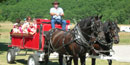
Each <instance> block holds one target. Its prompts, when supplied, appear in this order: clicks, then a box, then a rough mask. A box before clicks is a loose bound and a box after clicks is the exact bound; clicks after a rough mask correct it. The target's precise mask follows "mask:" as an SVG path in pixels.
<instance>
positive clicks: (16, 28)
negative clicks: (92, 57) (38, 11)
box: [13, 18, 22, 33]
mask: <svg viewBox="0 0 130 65" xmlns="http://www.w3.org/2000/svg"><path fill="white" fill-rule="evenodd" d="M21 28H22V24H21V19H19V18H18V19H16V23H15V24H14V26H13V33H22V29H21Z"/></svg>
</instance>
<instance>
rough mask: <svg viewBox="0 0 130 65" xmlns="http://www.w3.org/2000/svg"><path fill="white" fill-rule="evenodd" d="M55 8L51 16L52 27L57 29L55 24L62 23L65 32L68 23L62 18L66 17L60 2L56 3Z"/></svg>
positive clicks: (51, 10)
mask: <svg viewBox="0 0 130 65" xmlns="http://www.w3.org/2000/svg"><path fill="white" fill-rule="evenodd" d="M52 4H53V6H54V7H52V8H51V9H50V15H51V26H52V28H55V23H60V24H62V30H65V27H66V21H65V20H63V19H62V17H63V16H64V11H63V9H62V8H61V7H58V6H59V4H60V3H59V2H57V1H54V2H53V3H52Z"/></svg>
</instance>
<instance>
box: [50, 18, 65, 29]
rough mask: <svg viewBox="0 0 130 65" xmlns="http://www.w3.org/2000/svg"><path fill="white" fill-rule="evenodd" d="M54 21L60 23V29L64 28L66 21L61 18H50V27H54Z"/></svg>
mask: <svg viewBox="0 0 130 65" xmlns="http://www.w3.org/2000/svg"><path fill="white" fill-rule="evenodd" d="M55 23H59V24H62V30H65V28H66V21H65V20H62V19H52V20H51V26H52V28H55Z"/></svg>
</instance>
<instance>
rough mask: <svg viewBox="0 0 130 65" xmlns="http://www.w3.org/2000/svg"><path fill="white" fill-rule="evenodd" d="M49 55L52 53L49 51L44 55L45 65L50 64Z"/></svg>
mask: <svg viewBox="0 0 130 65" xmlns="http://www.w3.org/2000/svg"><path fill="white" fill-rule="evenodd" d="M49 56H50V54H49V53H45V55H44V59H45V65H47V64H48V61H49Z"/></svg>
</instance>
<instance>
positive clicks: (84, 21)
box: [78, 16, 93, 29]
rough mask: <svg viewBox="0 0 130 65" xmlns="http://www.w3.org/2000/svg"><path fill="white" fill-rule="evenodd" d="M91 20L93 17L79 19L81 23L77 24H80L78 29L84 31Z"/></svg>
mask: <svg viewBox="0 0 130 65" xmlns="http://www.w3.org/2000/svg"><path fill="white" fill-rule="evenodd" d="M92 18H93V17H92V16H90V17H87V18H83V19H81V21H80V22H78V24H80V28H81V29H85V28H86V27H87V25H90V24H91V19H92Z"/></svg>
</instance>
